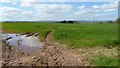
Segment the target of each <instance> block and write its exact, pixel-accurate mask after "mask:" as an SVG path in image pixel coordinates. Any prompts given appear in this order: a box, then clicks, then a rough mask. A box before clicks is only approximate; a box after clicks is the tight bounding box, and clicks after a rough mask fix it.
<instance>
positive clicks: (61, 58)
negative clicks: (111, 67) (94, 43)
mask: <svg viewBox="0 0 120 68" xmlns="http://www.w3.org/2000/svg"><path fill="white" fill-rule="evenodd" d="M51 34H52V32H49V33H48V34H47V36H46V41H45V42H44V46H43V48H41V49H39V50H38V51H37V52H34V53H29V54H28V53H23V52H21V51H20V50H19V48H17V47H8V46H7V45H5V44H4V43H3V66H87V65H90V64H89V58H90V57H95V55H97V54H100V53H103V54H104V53H105V52H107V55H109V56H111V55H117V51H116V49H115V48H113V49H103V48H102V50H101V49H100V48H99V47H97V48H92V49H90V48H89V49H71V48H69V47H67V46H65V45H64V46H62V45H60V44H58V43H57V42H53V41H51ZM105 54H106V53H105Z"/></svg>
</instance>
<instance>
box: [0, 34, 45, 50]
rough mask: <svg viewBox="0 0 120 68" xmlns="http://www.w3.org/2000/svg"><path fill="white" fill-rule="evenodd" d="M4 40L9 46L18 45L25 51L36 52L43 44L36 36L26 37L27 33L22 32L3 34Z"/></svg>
mask: <svg viewBox="0 0 120 68" xmlns="http://www.w3.org/2000/svg"><path fill="white" fill-rule="evenodd" d="M1 38H2V40H4V41H5V42H6V44H7V45H9V46H11V47H12V46H18V48H19V49H21V50H22V51H24V52H34V51H36V50H38V49H40V48H41V47H42V46H43V44H42V42H40V40H39V39H38V38H37V37H35V36H29V37H26V35H20V34H2V35H1Z"/></svg>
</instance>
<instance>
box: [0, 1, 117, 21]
mask: <svg viewBox="0 0 120 68" xmlns="http://www.w3.org/2000/svg"><path fill="white" fill-rule="evenodd" d="M117 18H118V0H104V1H103V0H91V1H88V0H84V1H83V0H74V1H73V0H69V1H68V0H59V1H58V0H49V1H48V0H0V21H49V20H51V21H54V20H55V21H56V20H57V21H58V20H116V19H117Z"/></svg>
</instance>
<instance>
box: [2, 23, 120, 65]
mask: <svg viewBox="0 0 120 68" xmlns="http://www.w3.org/2000/svg"><path fill="white" fill-rule="evenodd" d="M2 30H3V31H4V32H7V33H25V32H40V40H41V41H43V42H44V41H45V38H46V35H47V33H48V32H49V31H51V32H52V38H51V39H52V40H53V41H54V42H58V43H60V44H65V45H68V46H70V47H71V48H73V49H74V48H75V49H79V48H85V47H87V48H88V47H107V48H112V47H117V45H118V44H119V42H118V25H117V24H116V23H103V24H100V23H79V24H60V23H41V22H40V23H2ZM101 52H102V51H101ZM102 59H103V60H102ZM108 59H109V57H108V58H107V57H106V56H105V57H97V58H95V59H94V60H91V63H92V64H95V65H99V66H101V65H103V66H104V65H108V66H109V65H110V66H114V65H115V66H116V65H117V59H116V58H115V57H110V59H109V61H108ZM99 62H100V63H99ZM103 62H104V63H103Z"/></svg>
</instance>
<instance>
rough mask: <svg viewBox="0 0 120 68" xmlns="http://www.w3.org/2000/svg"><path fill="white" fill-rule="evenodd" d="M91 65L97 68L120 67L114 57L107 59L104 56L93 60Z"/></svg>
mask: <svg viewBox="0 0 120 68" xmlns="http://www.w3.org/2000/svg"><path fill="white" fill-rule="evenodd" d="M91 64H94V65H97V66H118V59H117V58H113V57H106V56H103V55H100V56H97V58H95V59H92V60H91Z"/></svg>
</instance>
